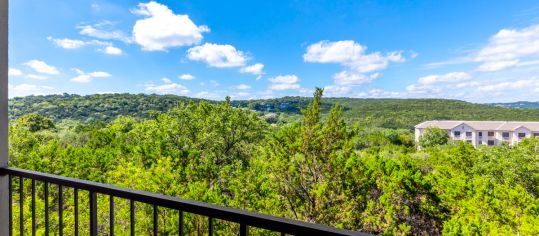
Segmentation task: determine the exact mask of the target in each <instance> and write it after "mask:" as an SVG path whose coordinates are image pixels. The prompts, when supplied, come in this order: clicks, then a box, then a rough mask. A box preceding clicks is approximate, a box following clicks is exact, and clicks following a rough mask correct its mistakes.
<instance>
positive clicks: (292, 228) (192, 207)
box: [0, 167, 369, 235]
mask: <svg viewBox="0 0 539 236" xmlns="http://www.w3.org/2000/svg"><path fill="white" fill-rule="evenodd" d="M5 174H9V175H13V176H20V177H23V178H28V179H35V180H40V181H44V182H48V183H52V184H59V185H62V186H67V187H72V188H77V189H82V190H87V191H93V192H97V193H101V194H106V195H111V196H114V197H120V198H125V199H130V200H134V201H137V202H143V203H147V204H155V205H158V206H162V207H167V208H171V209H177V210H181V211H184V212H189V213H194V214H198V215H203V216H208V217H213V218H218V219H222V220H226V221H231V222H236V223H240V224H246V225H249V226H253V227H257V228H263V229H268V230H273V231H278V232H285V233H289V234H294V235H369V234H366V233H361V232H355V231H349V230H343V229H337V228H333V227H329V226H325V225H320V224H312V223H307V222H303V221H298V220H292V219H287V218H283V217H277V216H271V215H266V214H261V213H256V212H250V211H245V210H240V209H235V208H230V207H224V206H219V205H214V204H209V203H204V202H198V201H193V200H187V199H181V198H176V197H171V196H166V195H162V194H157V193H151V192H145V191H139V190H134V189H128V188H122V187H118V186H114V185H110V184H103V183H98V182H93V181H88V180H81V179H75V178H70V177H63V176H58V175H53V174H46V173H41V172H37V171H31V170H24V169H19V168H13V167H0V175H5Z"/></svg>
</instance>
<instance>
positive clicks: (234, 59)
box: [187, 43, 247, 68]
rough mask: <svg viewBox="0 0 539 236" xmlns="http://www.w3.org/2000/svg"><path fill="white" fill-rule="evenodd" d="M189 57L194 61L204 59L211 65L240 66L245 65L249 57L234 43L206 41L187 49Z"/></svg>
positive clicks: (219, 66) (222, 66) (221, 66)
mask: <svg viewBox="0 0 539 236" xmlns="http://www.w3.org/2000/svg"><path fill="white" fill-rule="evenodd" d="M187 58H188V59H189V60H192V61H204V62H206V63H207V64H208V65H209V66H210V67H218V68H224V67H240V66H243V65H245V62H246V61H247V57H246V56H245V54H244V53H243V52H242V51H239V50H236V48H235V47H234V46H232V45H228V44H224V45H221V44H213V43H205V44H204V45H202V46H196V47H193V48H190V49H189V50H187Z"/></svg>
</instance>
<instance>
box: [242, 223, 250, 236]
mask: <svg viewBox="0 0 539 236" xmlns="http://www.w3.org/2000/svg"><path fill="white" fill-rule="evenodd" d="M247 235H249V226H247V225H246V224H240V236H247Z"/></svg>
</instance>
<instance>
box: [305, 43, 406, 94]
mask: <svg viewBox="0 0 539 236" xmlns="http://www.w3.org/2000/svg"><path fill="white" fill-rule="evenodd" d="M303 60H304V61H305V62H309V63H334V64H339V65H341V66H342V67H344V68H345V70H342V71H341V72H338V73H336V74H334V75H333V81H334V83H335V86H333V87H329V88H330V90H332V89H336V90H337V91H340V92H339V93H338V94H339V95H345V94H344V93H343V90H342V89H340V88H341V87H342V86H344V85H347V86H358V85H362V84H366V83H369V82H371V81H373V80H375V79H377V78H379V77H380V73H379V71H381V70H384V69H386V68H387V67H388V66H389V64H390V63H397V62H404V61H405V60H406V59H405V58H404V56H403V55H402V52H401V51H392V52H389V53H381V52H372V53H367V47H366V46H364V45H361V44H360V43H357V42H355V41H353V40H342V41H327V40H326V41H320V42H317V43H314V44H311V45H309V46H308V47H307V50H306V52H305V54H303ZM347 90H348V91H349V92H350V91H351V89H347Z"/></svg>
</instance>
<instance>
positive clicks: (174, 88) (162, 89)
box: [144, 78, 190, 95]
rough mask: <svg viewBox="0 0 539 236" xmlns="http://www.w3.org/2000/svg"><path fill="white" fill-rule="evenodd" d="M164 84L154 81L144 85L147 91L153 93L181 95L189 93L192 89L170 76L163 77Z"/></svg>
mask: <svg viewBox="0 0 539 236" xmlns="http://www.w3.org/2000/svg"><path fill="white" fill-rule="evenodd" d="M161 80H162V81H163V84H161V85H156V84H154V83H148V84H146V85H144V87H145V89H146V91H148V92H152V93H159V94H179V95H187V94H188V93H189V92H190V91H189V89H187V87H185V86H183V85H181V84H177V83H173V82H172V81H171V80H170V79H168V78H162V79H161Z"/></svg>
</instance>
